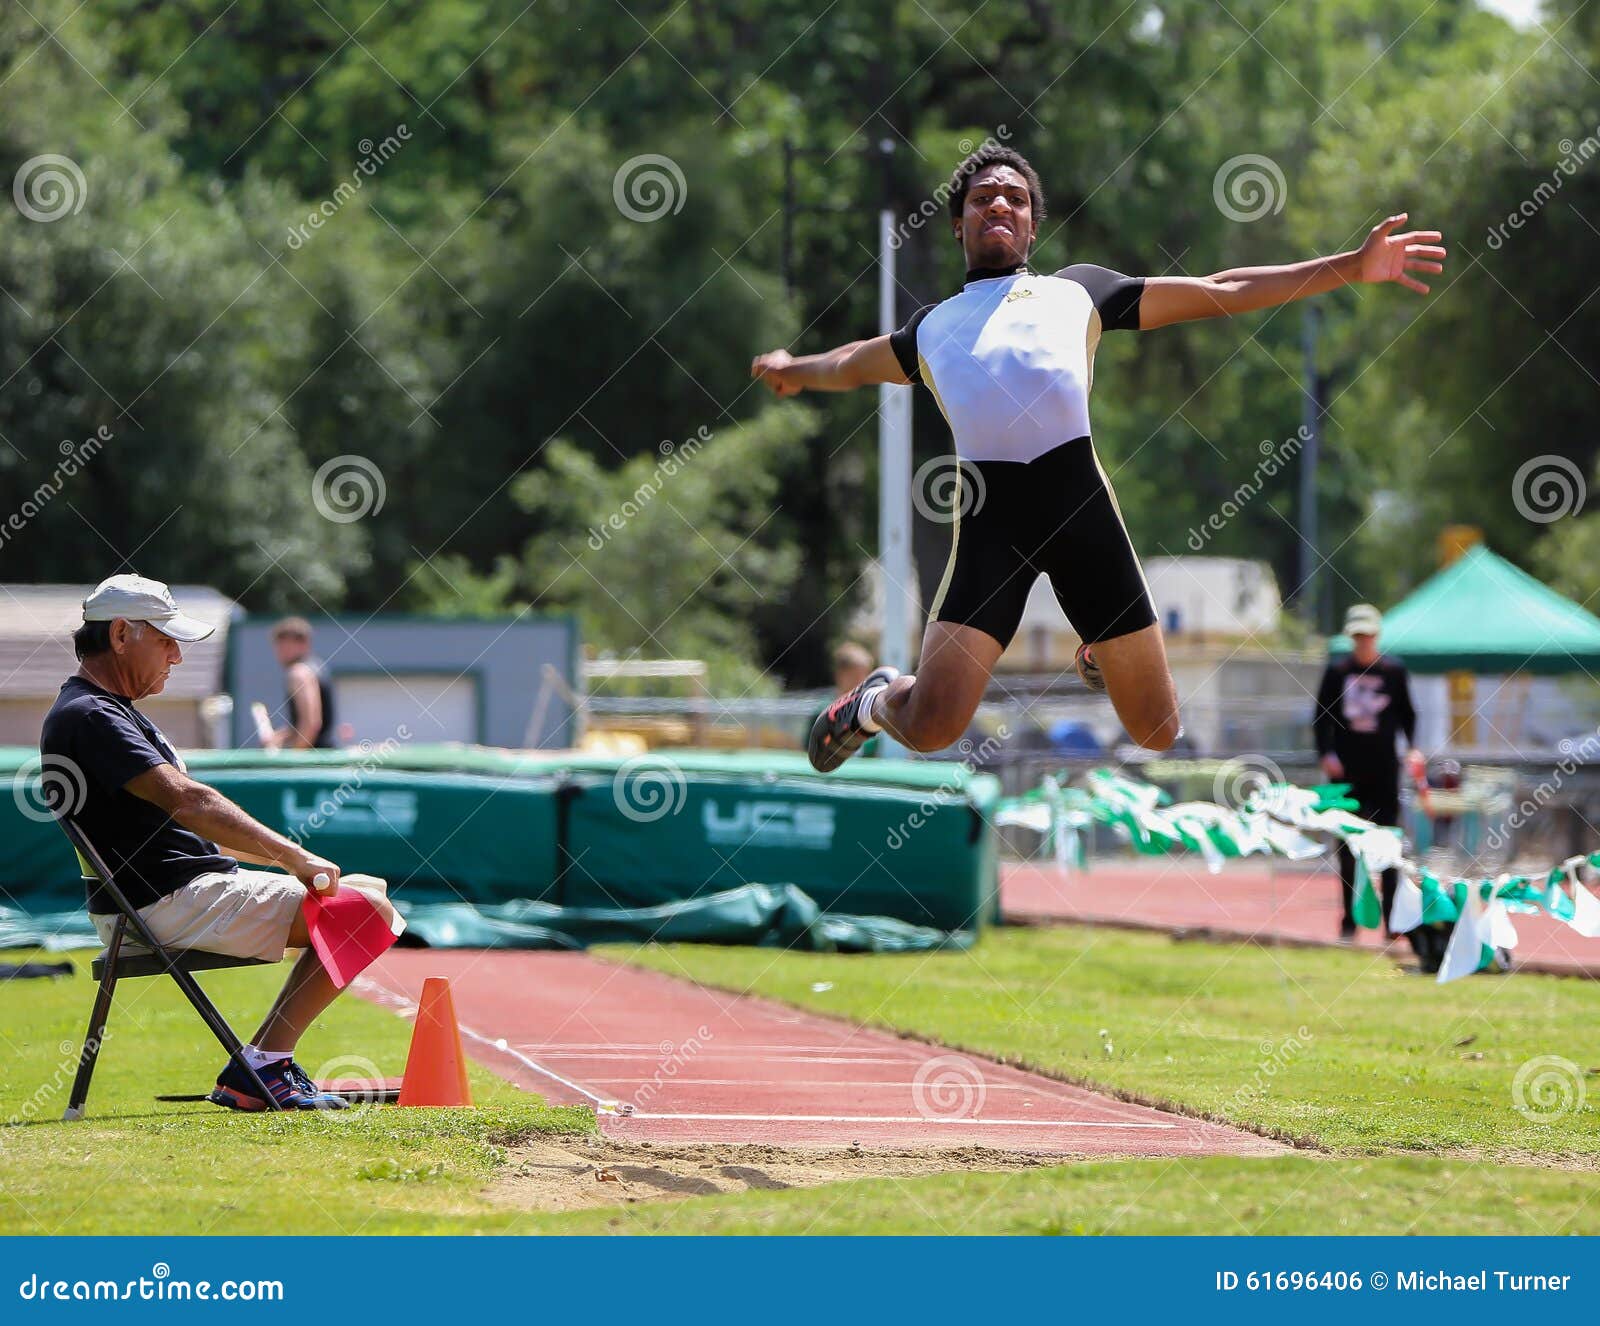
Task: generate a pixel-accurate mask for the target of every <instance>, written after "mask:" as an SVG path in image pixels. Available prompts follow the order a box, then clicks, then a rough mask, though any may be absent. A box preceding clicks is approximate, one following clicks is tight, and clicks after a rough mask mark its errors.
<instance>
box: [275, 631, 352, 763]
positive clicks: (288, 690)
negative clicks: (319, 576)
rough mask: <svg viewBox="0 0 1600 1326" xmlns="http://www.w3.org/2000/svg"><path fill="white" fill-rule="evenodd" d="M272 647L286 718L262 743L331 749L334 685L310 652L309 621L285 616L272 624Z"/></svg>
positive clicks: (316, 658)
mask: <svg viewBox="0 0 1600 1326" xmlns="http://www.w3.org/2000/svg"><path fill="white" fill-rule="evenodd" d="M272 649H273V652H274V653H276V654H277V656H278V666H279V667H281V668H282V669H283V682H284V691H285V694H286V696H287V703H288V706H289V721H288V723H287V724H286V725H285V726H283V727H280V728H277V729H275V730H274V731H273V732H272V733H271V734H270V735H269V736H267V737H266V739H265V740H263V741H262V743H261V744H262V745H263V746H265V747H266V748H267V749H269V750H313V749H316V750H331V749H332V748H333V747H334V746H335V745H336V744H337V743H336V742H335V740H334V717H333V687H332V686H330V685H329V684H328V670H327V667H326V666H325V665H324V664H323V662H322V660H321V659H320V658H318V657H317V656H316V655H315V654H313V653H312V652H311V623H310V622H308V621H307V620H306V619H305V618H304V617H285V618H284V619H283V620H282V621H281V622H279V623H278V624H277V625H276V626H274V627H273V628H272Z"/></svg>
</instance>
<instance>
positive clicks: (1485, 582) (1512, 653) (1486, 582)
mask: <svg viewBox="0 0 1600 1326" xmlns="http://www.w3.org/2000/svg"><path fill="white" fill-rule="evenodd" d="M1381 643H1382V647H1383V650H1384V652H1385V653H1389V654H1395V655H1397V656H1398V657H1400V658H1401V659H1403V660H1404V661H1405V663H1406V666H1407V667H1409V668H1410V669H1411V670H1412V671H1413V672H1455V671H1461V672H1484V673H1495V674H1499V673H1509V672H1534V673H1544V674H1559V673H1566V672H1576V671H1579V670H1583V671H1589V670H1592V669H1594V668H1596V667H1600V617H1596V616H1595V615H1594V614H1593V613H1591V612H1588V611H1587V610H1585V609H1584V608H1582V607H1580V606H1579V605H1578V604H1576V603H1574V602H1573V601H1572V600H1571V599H1567V598H1563V597H1562V596H1561V595H1560V594H1557V593H1556V592H1555V590H1553V589H1551V588H1550V587H1549V586H1548V585H1545V584H1543V583H1541V582H1540V581H1538V580H1535V579H1534V578H1533V577H1532V576H1530V575H1529V574H1528V573H1527V572H1526V571H1523V570H1522V569H1520V568H1519V567H1516V566H1513V565H1512V564H1511V563H1510V562H1508V561H1506V559H1505V558H1503V557H1500V556H1497V555H1496V554H1495V553H1492V552H1490V551H1489V549H1487V548H1485V547H1483V546H1482V545H1479V546H1477V547H1474V548H1470V549H1468V550H1467V551H1466V552H1465V553H1463V554H1462V555H1461V556H1460V557H1459V558H1457V559H1456V560H1455V561H1454V562H1452V563H1451V564H1450V565H1449V566H1447V567H1445V569H1444V570H1442V571H1440V572H1439V573H1438V574H1437V575H1435V576H1433V577H1431V578H1430V579H1428V580H1426V581H1424V582H1423V584H1421V585H1420V586H1418V587H1417V589H1415V590H1414V591H1412V593H1410V594H1409V595H1407V596H1406V597H1405V598H1403V599H1402V600H1401V601H1400V602H1399V603H1397V604H1396V605H1395V606H1394V607H1392V608H1390V609H1389V611H1388V612H1386V613H1385V614H1384V617H1383V636H1382V642H1381ZM1329 649H1330V651H1331V652H1333V653H1335V654H1347V653H1349V652H1350V641H1349V639H1348V638H1347V637H1345V636H1335V637H1334V639H1333V640H1331V641H1330V642H1329Z"/></svg>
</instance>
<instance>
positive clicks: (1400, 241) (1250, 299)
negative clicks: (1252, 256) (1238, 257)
mask: <svg viewBox="0 0 1600 1326" xmlns="http://www.w3.org/2000/svg"><path fill="white" fill-rule="evenodd" d="M1405 219H1406V213H1404V212H1401V213H1400V214H1399V215H1398V216H1391V217H1389V218H1387V219H1386V220H1383V221H1380V222H1379V223H1378V224H1377V225H1375V226H1373V228H1372V233H1371V234H1369V235H1368V236H1367V239H1366V242H1365V243H1364V244H1362V246H1361V247H1360V248H1359V249H1351V250H1350V251H1349V252H1348V253H1336V254H1334V255H1333V256H1332V257H1331V258H1312V259H1311V260H1310V261H1309V262H1296V263H1289V264H1287V265H1285V266H1282V267H1238V268H1235V269H1234V270H1232V271H1228V272H1218V273H1217V274H1216V275H1215V276H1151V277H1147V278H1146V280H1145V283H1144V294H1143V296H1142V298H1141V299H1140V301H1139V330H1140V331H1150V330H1151V329H1152V328H1155V327H1166V326H1169V325H1170V324H1172V323H1174V322H1193V321H1194V320H1196V319H1197V318H1226V317H1230V316H1232V315H1233V314H1235V313H1249V312H1251V311H1252V310H1254V309H1261V308H1274V307H1276V306H1277V305H1279V304H1287V303H1289V302H1290V301H1291V300H1295V299H1304V298H1306V297H1307V296H1308V295H1320V294H1322V293H1323V292H1324V291H1327V290H1334V289H1337V288H1338V287H1339V286H1342V285H1357V284H1360V283H1362V282H1378V281H1395V282H1398V283H1399V284H1400V285H1403V286H1405V288H1406V289H1407V290H1415V291H1416V292H1417V293H1418V294H1419V295H1425V294H1427V293H1428V287H1427V286H1426V285H1424V284H1423V283H1422V282H1421V281H1419V280H1418V279H1417V278H1416V277H1415V276H1413V275H1412V274H1411V273H1413V272H1426V273H1434V274H1437V273H1439V272H1442V271H1444V257H1445V249H1444V246H1443V245H1442V244H1441V243H1440V242H1439V241H1440V240H1442V239H1443V238H1444V236H1442V235H1441V234H1440V233H1439V232H1438V231H1437V230H1408V231H1406V232H1405V233H1403V234H1399V235H1397V234H1394V233H1393V232H1394V230H1395V228H1396V227H1397V226H1399V225H1401V224H1402V223H1403V222H1404V221H1405Z"/></svg>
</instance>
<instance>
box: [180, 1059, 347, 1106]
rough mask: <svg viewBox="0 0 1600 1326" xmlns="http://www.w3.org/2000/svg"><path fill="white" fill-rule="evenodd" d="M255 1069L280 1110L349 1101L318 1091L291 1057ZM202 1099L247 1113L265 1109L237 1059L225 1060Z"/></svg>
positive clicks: (340, 1103) (264, 1103)
mask: <svg viewBox="0 0 1600 1326" xmlns="http://www.w3.org/2000/svg"><path fill="white" fill-rule="evenodd" d="M256 1071H257V1072H258V1073H259V1074H260V1076H261V1081H262V1083H263V1084H264V1085H265V1086H266V1088H267V1090H268V1091H270V1092H271V1093H272V1098H273V1100H275V1101H276V1102H277V1104H278V1108H279V1109H280V1110H343V1109H348V1108H349V1102H348V1101H346V1100H345V1099H344V1097H342V1096H330V1095H329V1094H328V1093H327V1092H325V1091H319V1090H318V1089H317V1085H316V1083H314V1082H313V1081H312V1080H311V1079H310V1078H309V1077H307V1076H306V1075H305V1072H304V1071H303V1070H302V1069H301V1068H300V1066H299V1065H298V1064H296V1063H295V1061H294V1060H293V1059H276V1060H274V1061H273V1062H272V1063H270V1064H266V1065H264V1066H263V1067H261V1068H259V1069H257V1070H256ZM206 1099H207V1100H209V1101H210V1102H211V1103H212V1104H213V1105H222V1106H225V1107H226V1108H227V1109H230V1110H243V1111H245V1112H247V1113H254V1112H256V1111H258V1110H264V1109H266V1108H268V1106H267V1102H266V1101H265V1100H263V1099H262V1098H261V1094H260V1092H259V1091H257V1090H256V1084H255V1083H254V1082H252V1081H251V1080H250V1075H249V1074H248V1073H247V1072H245V1070H244V1065H243V1064H241V1063H240V1062H239V1061H238V1060H237V1059H229V1060H228V1066H227V1067H226V1068H224V1069H223V1070H222V1072H221V1073H220V1074H219V1075H218V1077H217V1085H216V1086H215V1087H214V1088H212V1091H211V1094H210V1095H209V1096H207V1097H206Z"/></svg>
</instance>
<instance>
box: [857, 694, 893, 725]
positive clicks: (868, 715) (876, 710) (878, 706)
mask: <svg viewBox="0 0 1600 1326" xmlns="http://www.w3.org/2000/svg"><path fill="white" fill-rule="evenodd" d="M888 694H889V683H888V682H884V684H883V685H882V686H874V687H873V688H872V689H871V690H870V691H866V692H863V694H862V696H861V707H860V709H858V710H857V711H856V722H858V723H859V724H861V730H862V731H863V732H878V731H881V730H882V728H883V701H884V697H885V696H887V695H888Z"/></svg>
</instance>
